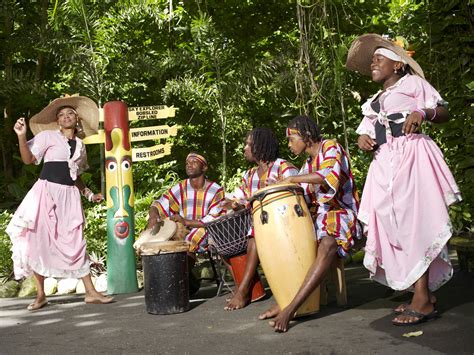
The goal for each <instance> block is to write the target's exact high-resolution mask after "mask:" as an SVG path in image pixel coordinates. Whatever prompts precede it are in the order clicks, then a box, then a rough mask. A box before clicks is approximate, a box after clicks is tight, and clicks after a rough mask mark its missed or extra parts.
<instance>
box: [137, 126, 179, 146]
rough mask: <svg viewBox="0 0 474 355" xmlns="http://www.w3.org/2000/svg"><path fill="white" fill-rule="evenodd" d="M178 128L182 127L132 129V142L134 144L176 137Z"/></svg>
mask: <svg viewBox="0 0 474 355" xmlns="http://www.w3.org/2000/svg"><path fill="white" fill-rule="evenodd" d="M178 128H181V126H177V125H174V126H171V127H170V126H166V125H165V126H153V127H141V128H130V140H131V141H132V142H139V141H146V140H152V139H153V140H156V139H161V138H168V137H170V136H176V134H177V133H178Z"/></svg>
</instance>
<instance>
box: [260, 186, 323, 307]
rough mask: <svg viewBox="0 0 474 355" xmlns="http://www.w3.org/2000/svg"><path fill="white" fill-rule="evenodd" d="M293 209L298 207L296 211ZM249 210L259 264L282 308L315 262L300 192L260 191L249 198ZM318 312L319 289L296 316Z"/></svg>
mask: <svg viewBox="0 0 474 355" xmlns="http://www.w3.org/2000/svg"><path fill="white" fill-rule="evenodd" d="M295 206H300V207H299V208H298V207H297V209H298V211H297V210H296V209H295ZM252 209H253V212H252V213H253V226H254V231H255V242H256V245H257V251H258V256H259V258H260V263H261V264H262V268H263V271H264V273H265V277H266V278H267V281H268V284H269V285H270V288H271V290H272V293H273V295H274V296H275V299H276V301H277V303H278V305H279V306H280V308H281V309H283V308H285V307H286V306H288V305H289V304H290V303H291V301H292V300H293V298H294V297H295V295H296V293H297V292H298V290H299V289H300V287H301V285H302V284H303V281H304V279H305V277H306V274H307V272H308V270H309V268H310V267H311V265H312V264H313V262H314V261H315V260H316V248H317V243H316V236H315V231H314V226H313V221H312V219H311V216H310V213H309V210H308V207H307V205H306V202H305V200H304V197H303V189H302V188H301V187H299V186H298V185H295V184H281V185H272V186H268V187H266V188H263V189H260V190H258V191H257V192H256V193H255V194H254V196H253V197H252ZM262 211H264V212H262ZM298 214H300V216H299V215H298ZM262 215H263V217H262ZM265 215H266V219H267V221H266V223H265V221H264V217H265ZM317 311H319V287H318V288H317V289H316V290H315V291H314V292H313V293H312V294H311V295H310V296H309V297H308V298H307V300H306V301H305V302H304V303H303V304H302V305H301V307H300V308H299V309H298V311H297V312H296V315H297V316H300V315H304V314H310V313H314V312H317Z"/></svg>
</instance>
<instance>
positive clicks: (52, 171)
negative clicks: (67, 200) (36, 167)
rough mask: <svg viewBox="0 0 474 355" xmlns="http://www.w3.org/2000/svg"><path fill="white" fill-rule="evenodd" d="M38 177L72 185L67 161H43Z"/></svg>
mask: <svg viewBox="0 0 474 355" xmlns="http://www.w3.org/2000/svg"><path fill="white" fill-rule="evenodd" d="M40 179H42V180H47V181H49V182H54V183H56V184H61V185H69V186H74V181H73V180H72V178H71V175H70V174H69V166H68V163H67V161H48V162H46V163H44V164H43V169H42V170H41V174H40Z"/></svg>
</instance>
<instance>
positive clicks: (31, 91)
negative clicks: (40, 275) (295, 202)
mask: <svg viewBox="0 0 474 355" xmlns="http://www.w3.org/2000/svg"><path fill="white" fill-rule="evenodd" d="M0 6H1V7H0V8H1V10H2V11H0V22H2V26H0V34H1V36H2V41H3V42H2V43H3V44H4V45H2V46H1V47H0V57H1V60H0V84H1V85H0V104H1V105H2V113H1V114H2V115H3V117H2V118H3V119H1V120H0V151H1V155H0V162H1V166H2V171H1V172H0V201H1V202H0V208H2V209H4V208H8V209H13V208H14V207H15V206H16V205H17V204H18V203H19V201H20V200H21V198H22V197H23V196H24V195H25V194H26V191H28V189H29V188H30V187H31V185H32V184H33V183H34V181H35V179H36V177H37V176H38V173H39V169H38V167H36V166H23V165H22V164H21V161H20V159H19V155H18V153H17V152H18V149H17V146H16V144H17V143H16V137H15V136H14V134H12V128H11V127H12V124H13V122H14V120H16V119H17V118H18V117H20V116H26V117H31V116H32V114H34V113H36V112H39V110H40V109H41V108H42V107H44V106H45V105H46V104H47V103H48V102H49V101H50V100H51V99H53V98H55V97H58V96H59V95H60V94H63V93H70V94H71V93H76V92H78V93H80V94H83V95H88V96H90V97H92V98H93V99H95V100H96V101H97V102H99V104H101V105H102V103H105V102H107V101H112V100H116V99H121V100H123V101H125V102H126V103H127V104H128V105H129V106H142V105H155V104H167V105H174V106H176V107H178V108H179V110H178V112H177V115H176V117H174V118H172V119H168V120H167V121H166V124H169V125H173V124H178V125H181V126H182V129H181V130H180V131H179V133H178V136H176V137H172V138H170V139H168V143H171V144H173V149H172V154H171V156H169V157H166V158H164V159H160V160H158V161H150V162H140V163H137V164H134V166H133V171H134V189H135V214H136V227H137V231H140V230H141V229H142V228H143V227H144V225H145V223H146V216H147V209H148V206H149V204H150V203H151V201H152V200H153V199H155V198H157V197H158V196H159V195H160V194H161V193H162V192H163V190H164V189H165V188H167V187H168V186H170V185H172V184H173V183H175V182H176V181H177V180H178V176H179V177H184V174H185V170H184V160H185V157H186V155H187V154H188V153H189V151H191V150H195V151H199V152H201V153H202V154H204V155H205V156H206V158H207V159H208V161H209V164H210V167H209V170H208V175H209V177H210V178H211V179H213V180H216V181H218V182H220V183H221V184H225V185H226V188H227V191H231V190H232V189H233V188H234V187H235V186H237V185H238V184H239V183H240V176H241V174H242V172H243V171H244V170H245V169H247V168H248V163H247V162H246V161H245V160H244V158H243V154H242V152H243V140H244V137H245V133H246V132H247V131H248V130H249V129H251V128H253V127H258V126H267V127H271V128H273V129H274V131H275V132H276V134H277V136H278V138H279V139H280V142H281V153H282V157H287V158H288V157H289V156H290V155H289V151H288V149H287V147H286V145H287V144H286V139H285V137H284V128H285V126H286V124H287V122H288V121H289V119H291V118H292V117H293V116H294V115H296V114H300V113H308V114H311V115H312V116H314V117H315V119H316V120H317V121H318V122H319V124H320V126H321V128H322V130H323V133H324V135H325V136H326V137H335V138H337V139H338V140H339V141H340V142H341V143H342V144H343V145H344V146H345V147H346V149H347V150H348V152H349V153H350V156H351V162H352V167H353V173H354V176H355V178H356V182H357V184H358V187H359V189H360V191H362V187H363V184H364V180H365V176H366V173H367V169H368V166H369V164H370V161H371V159H372V157H371V155H370V154H366V153H363V152H362V151H360V150H359V149H358V148H357V146H356V140H357V134H356V133H355V129H356V127H357V126H358V124H359V122H360V120H361V118H362V117H361V111H360V106H361V104H362V103H363V102H364V101H365V100H366V99H367V98H368V97H369V96H370V95H371V94H373V93H374V92H376V91H377V90H378V89H379V88H378V86H377V85H376V84H374V83H372V82H370V80H368V78H364V77H362V76H360V75H358V74H356V73H352V72H348V71H347V70H346V69H345V59H346V56H347V51H348V48H349V46H350V43H351V42H352V40H353V39H354V38H355V37H356V36H358V35H361V34H363V33H369V32H373V33H381V34H388V35H390V36H392V37H397V36H402V37H403V38H405V39H406V40H407V42H408V44H409V45H410V48H411V49H413V50H414V51H415V59H416V60H417V61H418V62H419V63H420V65H421V66H422V68H423V69H424V72H425V75H426V77H427V79H428V80H429V81H430V82H431V83H432V84H433V86H434V87H435V88H437V89H438V91H439V92H440V93H441V95H442V96H443V97H444V98H445V99H446V100H447V101H448V102H449V110H450V113H451V115H452V120H451V121H450V122H449V123H447V124H444V125H433V126H432V127H431V126H427V125H425V128H424V129H425V131H426V133H428V134H429V135H430V136H431V137H432V138H433V139H434V140H435V141H436V142H437V144H438V145H439V146H440V147H441V149H442V151H443V152H444V154H445V157H446V160H447V162H448V165H449V166H450V168H451V169H452V170H453V173H454V175H455V179H456V181H457V182H458V184H459V187H460V189H461V193H462V195H463V199H464V202H463V203H462V204H459V205H457V206H454V207H453V208H452V209H451V212H450V213H451V217H452V220H453V224H454V226H455V230H456V231H457V232H461V231H464V230H472V228H473V227H472V221H473V214H474V210H473V202H472V201H473V200H474V160H473V159H472V151H473V150H474V138H473V137H474V136H473V133H474V132H473V130H474V128H473V124H472V119H471V117H472V107H471V106H472V105H471V103H472V99H473V89H474V81H473V79H472V59H471V58H472V52H473V51H472V48H473V46H472V41H473V36H472V7H471V6H470V5H469V3H468V2H466V1H464V0H450V1H449V2H445V1H441V0H432V1H425V0H403V1H401V0H391V1H384V0H374V1H363V0H360V1H356V2H354V1H348V0H331V1H329V0H325V1H313V0H307V1H306V0H305V1H297V2H291V1H290V2H287V1H280V2H268V1H263V0H256V1H236V0H232V1H217V0H207V1H205V2H201V1H195V2H170V1H165V0H156V1H142V0H119V1H111V0H105V1H83V0H64V1H53V2H48V1H47V0H39V1H33V2H25V1H17V0H8V1H4V2H2V3H1V5H0ZM161 123H162V122H160V124H161ZM142 124H143V123H142V122H136V123H133V125H134V126H137V127H138V126H140V125H142ZM157 143H159V142H143V143H139V145H152V144H157ZM88 153H89V165H90V166H91V168H90V170H89V171H88V173H87V174H85V175H84V176H83V178H84V180H85V181H86V183H87V184H88V185H89V186H92V187H94V188H95V189H96V190H97V188H98V187H99V186H100V182H99V181H100V180H99V179H100V152H99V148H98V146H89V147H88ZM293 161H294V162H295V165H297V166H299V165H300V164H301V163H302V160H301V159H300V158H298V159H296V160H293ZM85 210H86V215H87V222H88V225H87V227H86V229H85V234H86V237H87V241H88V248H89V252H92V251H94V252H95V253H96V254H97V256H98V257H100V256H102V255H104V254H105V241H106V233H105V225H106V222H105V208H104V207H103V206H97V205H89V204H88V203H86V209H85ZM4 213H7V212H4ZM2 216H6V215H3V214H2ZM2 218H5V219H6V218H7V217H2ZM0 233H3V225H2V229H0ZM6 240H7V241H8V239H6ZM2 245H4V244H2ZM2 250H7V249H5V248H4V249H2ZM8 260H9V259H8ZM3 264H4V261H2V265H3ZM8 265H11V263H10V264H8ZM7 269H8V267H7Z"/></svg>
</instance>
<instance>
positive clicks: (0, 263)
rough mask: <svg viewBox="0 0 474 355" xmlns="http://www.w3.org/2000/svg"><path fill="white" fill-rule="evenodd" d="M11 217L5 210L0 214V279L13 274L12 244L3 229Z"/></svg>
mask: <svg viewBox="0 0 474 355" xmlns="http://www.w3.org/2000/svg"><path fill="white" fill-rule="evenodd" d="M12 216H13V215H12V214H11V213H9V212H8V211H6V210H5V211H2V212H0V278H5V277H10V276H11V274H12V272H13V260H12V253H11V246H12V243H11V241H10V236H8V234H7V233H5V229H6V228H7V225H8V223H9V222H10V219H11V218H12Z"/></svg>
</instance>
